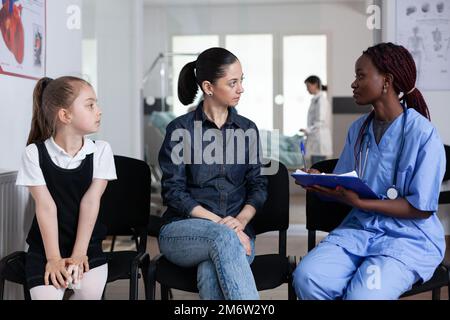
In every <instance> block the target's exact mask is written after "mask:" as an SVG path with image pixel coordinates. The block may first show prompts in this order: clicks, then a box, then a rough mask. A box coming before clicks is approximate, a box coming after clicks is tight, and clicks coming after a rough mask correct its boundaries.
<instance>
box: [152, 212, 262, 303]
mask: <svg viewBox="0 0 450 320" xmlns="http://www.w3.org/2000/svg"><path fill="white" fill-rule="evenodd" d="M251 246H252V254H251V255H250V256H247V255H246V253H245V250H244V247H243V246H242V244H241V242H240V241H239V238H238V237H237V235H236V233H235V232H234V231H233V230H231V229H230V228H228V227H227V226H224V225H221V224H218V223H215V222H213V221H210V220H205V219H195V218H194V219H185V220H179V221H175V222H172V223H169V224H167V225H165V226H163V227H162V228H161V231H160V234H159V248H160V250H161V252H162V253H163V254H164V255H165V257H166V258H167V259H168V260H169V261H170V262H172V263H174V264H176V265H179V266H181V267H193V266H197V287H198V290H199V294H200V298H201V299H208V300H209V299H210V300H224V299H226V300H257V299H259V294H258V290H257V289H256V284H255V280H254V278H253V273H252V271H251V269H250V263H251V262H252V261H253V259H254V257H255V243H254V240H253V239H251Z"/></svg>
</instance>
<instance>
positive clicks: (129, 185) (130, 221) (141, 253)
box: [99, 156, 151, 300]
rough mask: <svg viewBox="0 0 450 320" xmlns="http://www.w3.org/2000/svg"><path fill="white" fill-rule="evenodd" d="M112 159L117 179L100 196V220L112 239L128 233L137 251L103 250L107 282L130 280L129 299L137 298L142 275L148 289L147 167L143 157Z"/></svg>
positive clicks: (148, 170)
mask: <svg viewBox="0 0 450 320" xmlns="http://www.w3.org/2000/svg"><path fill="white" fill-rule="evenodd" d="M114 161H115V165H116V173H117V180H114V181H110V182H109V183H108V186H107V188H106V190H105V193H104V194H103V197H102V201H101V206H100V212H99V219H101V221H102V223H103V224H104V225H105V226H106V228H107V235H108V236H113V238H114V239H115V237H116V236H130V237H132V238H133V239H135V241H136V250H131V251H130V250H127V251H111V252H105V255H106V257H107V261H108V280H107V282H108V283H109V282H113V281H116V280H119V279H130V294H129V298H130V300H136V299H137V298H138V281H139V278H140V277H141V275H142V277H143V278H144V285H145V288H146V289H147V286H146V284H147V281H146V277H147V272H148V266H149V264H150V256H149V255H148V253H147V252H146V251H147V225H148V221H149V215H150V192H151V191H150V183H151V178H150V169H149V167H148V165H147V163H145V162H144V161H142V160H137V159H132V158H127V157H123V156H114ZM139 269H140V270H141V273H139ZM105 290H106V288H105ZM146 294H147V290H146Z"/></svg>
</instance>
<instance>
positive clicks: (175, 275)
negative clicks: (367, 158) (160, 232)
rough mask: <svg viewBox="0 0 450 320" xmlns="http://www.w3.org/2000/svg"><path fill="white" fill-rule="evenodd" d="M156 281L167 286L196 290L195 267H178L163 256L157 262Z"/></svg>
mask: <svg viewBox="0 0 450 320" xmlns="http://www.w3.org/2000/svg"><path fill="white" fill-rule="evenodd" d="M156 281H158V282H159V283H160V284H162V285H165V286H166V287H168V288H173V289H178V290H183V291H188V292H198V288H197V267H196V266H195V267H191V268H184V267H179V266H177V265H175V264H173V263H172V262H170V261H169V260H167V259H166V258H165V257H164V256H162V257H161V258H160V259H158V262H157V268H156Z"/></svg>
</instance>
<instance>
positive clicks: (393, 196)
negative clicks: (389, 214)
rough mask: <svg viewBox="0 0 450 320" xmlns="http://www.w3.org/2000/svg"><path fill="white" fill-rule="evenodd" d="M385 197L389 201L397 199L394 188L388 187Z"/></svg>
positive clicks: (396, 192)
mask: <svg viewBox="0 0 450 320" xmlns="http://www.w3.org/2000/svg"><path fill="white" fill-rule="evenodd" d="M386 195H387V197H388V198H389V199H391V200H395V199H397V198H398V190H397V188H396V187H395V186H392V187H390V188H389V189H387V192H386Z"/></svg>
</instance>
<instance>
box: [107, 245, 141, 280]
mask: <svg viewBox="0 0 450 320" xmlns="http://www.w3.org/2000/svg"><path fill="white" fill-rule="evenodd" d="M105 255H106V259H107V261H108V280H107V281H108V282H112V281H116V280H119V279H129V278H130V267H131V262H132V261H133V259H134V258H136V256H137V255H138V252H137V251H117V252H114V251H113V252H105Z"/></svg>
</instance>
